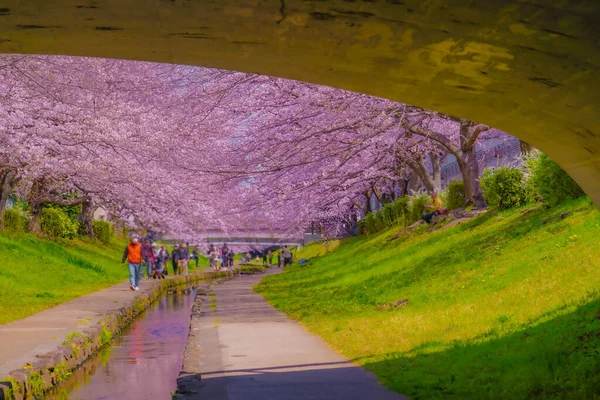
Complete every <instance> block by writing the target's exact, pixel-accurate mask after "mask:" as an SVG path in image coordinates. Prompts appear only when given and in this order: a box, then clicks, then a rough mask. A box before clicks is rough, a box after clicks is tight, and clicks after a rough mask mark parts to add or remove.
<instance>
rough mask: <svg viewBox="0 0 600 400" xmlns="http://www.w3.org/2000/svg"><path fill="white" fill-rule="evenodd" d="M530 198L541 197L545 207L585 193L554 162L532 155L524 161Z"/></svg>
mask: <svg viewBox="0 0 600 400" xmlns="http://www.w3.org/2000/svg"><path fill="white" fill-rule="evenodd" d="M525 164H526V165H525V166H526V168H527V169H528V174H529V181H530V182H529V184H528V185H527V186H528V187H529V190H528V193H529V196H530V197H532V196H533V197H541V198H542V200H543V202H544V203H545V204H547V205H554V204H556V203H559V202H561V201H563V200H566V199H574V198H577V197H580V196H583V195H584V194H585V193H584V192H583V190H582V189H581V188H580V187H579V185H578V184H577V182H575V181H574V180H573V178H571V177H570V176H569V174H567V173H566V172H565V171H564V170H563V169H562V168H561V167H560V166H559V165H558V164H557V163H556V162H554V161H553V160H552V159H551V158H550V157H548V156H547V155H546V154H544V153H540V152H537V153H534V154H533V155H531V156H530V157H529V158H527V159H526V163H525ZM536 195H537V196H536Z"/></svg>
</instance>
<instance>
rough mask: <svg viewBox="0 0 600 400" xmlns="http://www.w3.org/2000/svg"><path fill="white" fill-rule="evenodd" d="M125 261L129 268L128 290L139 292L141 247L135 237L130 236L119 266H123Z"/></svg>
mask: <svg viewBox="0 0 600 400" xmlns="http://www.w3.org/2000/svg"><path fill="white" fill-rule="evenodd" d="M125 260H127V263H128V266H129V289H131V290H140V265H141V263H142V245H141V244H140V242H139V241H138V238H137V236H132V237H131V241H130V242H129V244H127V247H125V251H124V252H123V259H122V260H121V266H122V267H124V266H125Z"/></svg>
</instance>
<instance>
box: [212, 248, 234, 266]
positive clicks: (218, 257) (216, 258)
mask: <svg viewBox="0 0 600 400" xmlns="http://www.w3.org/2000/svg"><path fill="white" fill-rule="evenodd" d="M207 254H208V262H209V263H210V267H211V268H212V269H214V270H215V271H221V270H228V269H229V268H232V267H233V260H234V258H235V253H234V252H233V250H232V249H230V248H229V247H227V243H223V246H221V247H217V246H216V245H214V244H211V245H210V246H209V248H208V252H207Z"/></svg>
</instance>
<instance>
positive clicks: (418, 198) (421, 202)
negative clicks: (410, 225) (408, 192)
mask: <svg viewBox="0 0 600 400" xmlns="http://www.w3.org/2000/svg"><path fill="white" fill-rule="evenodd" d="M431 202H432V200H431V196H429V195H428V194H427V193H422V192H417V193H415V194H413V195H412V196H410V198H409V201H408V210H409V218H410V221H411V222H414V221H418V220H419V219H420V218H421V216H422V215H423V214H424V213H425V204H427V203H431Z"/></svg>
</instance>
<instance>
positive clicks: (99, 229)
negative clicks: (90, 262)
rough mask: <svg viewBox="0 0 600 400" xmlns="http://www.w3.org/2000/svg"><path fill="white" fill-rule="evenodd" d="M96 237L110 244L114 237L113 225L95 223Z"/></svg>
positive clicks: (98, 221)
mask: <svg viewBox="0 0 600 400" xmlns="http://www.w3.org/2000/svg"><path fill="white" fill-rule="evenodd" d="M94 236H95V237H96V238H97V239H98V240H100V241H101V242H103V243H109V242H110V241H111V240H112V238H113V237H114V228H113V224H111V223H110V222H106V221H102V220H96V221H94Z"/></svg>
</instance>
